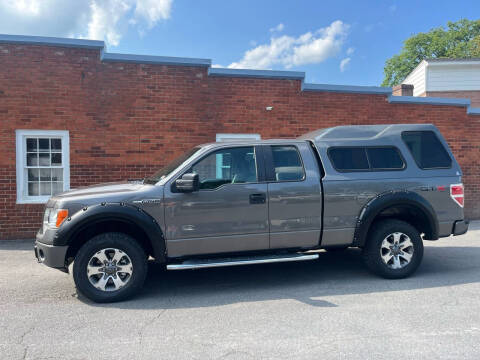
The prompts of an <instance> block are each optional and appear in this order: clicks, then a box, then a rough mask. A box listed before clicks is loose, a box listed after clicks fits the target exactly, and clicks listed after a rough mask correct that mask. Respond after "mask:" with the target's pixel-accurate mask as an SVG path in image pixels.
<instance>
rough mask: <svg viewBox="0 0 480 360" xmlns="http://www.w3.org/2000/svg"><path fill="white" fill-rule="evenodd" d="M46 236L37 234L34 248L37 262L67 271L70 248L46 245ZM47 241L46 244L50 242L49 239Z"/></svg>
mask: <svg viewBox="0 0 480 360" xmlns="http://www.w3.org/2000/svg"><path fill="white" fill-rule="evenodd" d="M44 235H45V234H41V233H40V232H39V233H38V234H37V239H36V241H35V246H34V247H33V250H34V252H35V257H36V258H37V261H38V262H39V263H42V264H45V265H47V266H50V267H52V268H56V269H62V270H65V269H66V268H67V266H66V264H65V260H66V259H65V256H66V255H67V249H68V246H58V245H51V244H45V243H44V242H43V241H42V240H44V239H43V238H44V237H45V236H44ZM45 240H46V242H48V241H49V239H47V238H46V239H45Z"/></svg>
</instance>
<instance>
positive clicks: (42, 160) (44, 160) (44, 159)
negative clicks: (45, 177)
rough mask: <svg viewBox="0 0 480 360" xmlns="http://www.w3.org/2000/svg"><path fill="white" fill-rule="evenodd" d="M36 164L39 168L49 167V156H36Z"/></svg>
mask: <svg viewBox="0 0 480 360" xmlns="http://www.w3.org/2000/svg"><path fill="white" fill-rule="evenodd" d="M38 164H39V165H40V166H50V154H41V153H40V154H38Z"/></svg>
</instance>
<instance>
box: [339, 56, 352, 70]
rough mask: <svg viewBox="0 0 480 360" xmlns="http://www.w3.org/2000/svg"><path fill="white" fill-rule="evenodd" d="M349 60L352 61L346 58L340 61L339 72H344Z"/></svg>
mask: <svg viewBox="0 0 480 360" xmlns="http://www.w3.org/2000/svg"><path fill="white" fill-rule="evenodd" d="M350 60H352V59H351V58H349V57H347V58H345V59H342V61H340V71H341V72H344V71H345V70H346V68H347V65H348V64H349V63H350Z"/></svg>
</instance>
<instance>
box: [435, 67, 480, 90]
mask: <svg viewBox="0 0 480 360" xmlns="http://www.w3.org/2000/svg"><path fill="white" fill-rule="evenodd" d="M426 89H427V91H461V90H480V62H478V63H477V64H474V63H469V64H463V63H461V62H460V63H456V64H442V63H438V64H437V63H435V64H434V63H430V64H429V65H428V67H427V86H426Z"/></svg>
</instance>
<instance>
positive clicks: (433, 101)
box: [388, 95, 470, 108]
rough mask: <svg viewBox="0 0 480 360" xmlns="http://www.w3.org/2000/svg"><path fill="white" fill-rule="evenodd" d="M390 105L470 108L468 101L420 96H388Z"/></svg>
mask: <svg viewBox="0 0 480 360" xmlns="http://www.w3.org/2000/svg"><path fill="white" fill-rule="evenodd" d="M388 102H389V103H392V104H423V105H450V106H461V107H467V108H470V99H457V98H441V97H421V96H394V95H389V96H388Z"/></svg>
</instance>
